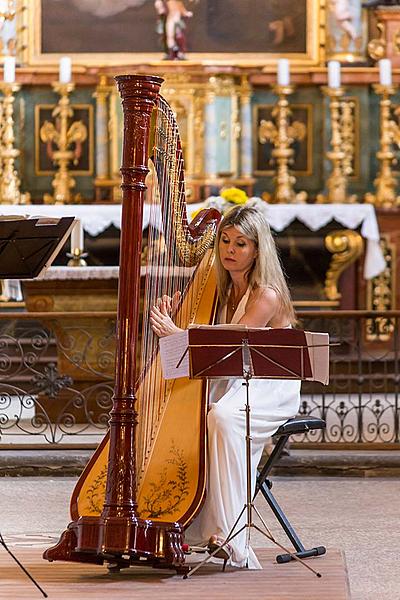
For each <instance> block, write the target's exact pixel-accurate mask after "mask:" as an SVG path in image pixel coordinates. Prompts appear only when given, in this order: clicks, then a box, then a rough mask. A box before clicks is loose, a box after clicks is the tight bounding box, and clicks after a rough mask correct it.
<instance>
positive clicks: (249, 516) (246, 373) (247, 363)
mask: <svg viewBox="0 0 400 600" xmlns="http://www.w3.org/2000/svg"><path fill="white" fill-rule="evenodd" d="M242 364H243V379H244V383H243V385H244V386H245V387H246V404H245V408H244V411H245V413H246V504H245V505H244V506H243V509H242V510H241V512H240V514H239V516H238V517H237V519H236V521H235V523H234V525H233V527H232V529H231V530H230V532H229V533H228V535H227V537H226V538H225V540H224V541H223V543H222V544H221V545H220V546H218V548H216V549H215V550H214V551H213V552H211V553H210V554H209V556H207V557H206V558H205V559H204V560H203V561H202V562H200V563H199V564H198V565H196V566H195V567H194V568H193V569H191V570H190V571H189V573H187V574H186V575H184V579H188V578H189V577H190V576H191V575H193V574H194V573H195V572H196V571H198V570H199V569H200V568H201V567H202V566H203V565H205V564H206V563H207V562H208V561H209V560H210V559H211V558H212V557H213V556H215V555H216V554H217V553H218V552H220V551H221V549H222V548H224V547H225V546H227V545H228V544H229V542H230V541H232V540H233V539H234V538H235V537H236V536H238V535H239V534H240V533H241V532H242V531H244V530H246V548H247V549H248V548H249V546H250V531H251V528H254V529H256V530H257V531H258V532H259V533H261V534H262V535H264V536H265V537H266V538H268V539H269V540H270V541H271V542H273V543H274V544H276V545H277V546H278V547H279V548H281V549H282V550H284V551H285V553H286V554H288V555H289V556H290V557H291V558H293V560H297V561H298V562H300V563H301V564H302V565H303V566H304V567H306V568H307V569H309V570H310V571H311V572H312V573H314V575H316V576H317V577H321V574H320V573H317V571H315V570H314V569H312V568H311V567H310V566H309V565H307V564H306V563H305V562H303V561H302V559H301V558H300V557H298V556H296V554H292V553H291V552H290V551H289V550H288V549H287V548H285V547H284V546H282V545H281V544H280V543H279V542H277V541H276V540H275V539H274V537H273V535H272V534H271V532H270V530H269V529H268V527H267V525H266V523H265V521H264V520H263V518H262V516H261V515H260V513H259V511H258V510H257V508H256V507H255V506H254V504H253V498H252V493H251V488H252V485H251V435H250V434H251V429H250V400H249V382H250V379H251V377H252V373H253V368H252V361H251V355H250V350H249V347H248V342H247V340H243V341H242ZM253 511H254V512H255V513H256V515H257V516H258V518H259V519H260V521H261V523H262V525H263V527H264V529H261V528H260V527H259V526H258V525H256V524H255V523H254V522H253ZM245 512H246V524H245V525H243V526H242V527H240V529H238V530H237V531H235V530H236V527H237V525H238V523H239V521H240V519H241V517H242V515H243V514H244V513H245ZM226 562H227V561H226V560H225V561H224V567H223V568H224V569H225V566H226Z"/></svg>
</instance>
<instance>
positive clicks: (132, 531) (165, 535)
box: [43, 517, 189, 574]
mask: <svg viewBox="0 0 400 600" xmlns="http://www.w3.org/2000/svg"><path fill="white" fill-rule="evenodd" d="M121 542H122V543H121ZM182 544H183V529H182V526H181V525H180V524H179V523H167V522H161V521H160V522H153V521H149V520H141V519H138V518H136V517H133V518H132V519H128V518H125V517H122V518H121V517H111V518H107V519H106V520H104V519H103V520H102V519H101V518H100V517H80V518H79V519H78V521H74V522H72V523H70V524H69V525H68V529H66V530H65V531H64V532H63V533H62V535H61V538H60V540H59V542H58V543H57V544H56V545H55V546H52V547H51V548H48V549H47V550H46V551H45V552H44V554H43V558H44V559H45V560H48V561H50V562H52V561H55V560H63V561H72V562H84V563H94V564H98V565H101V564H103V563H108V564H109V569H110V570H112V571H119V570H120V569H123V568H128V567H130V566H133V565H139V564H140V565H141V566H151V567H153V568H162V569H173V570H175V571H177V573H179V574H184V573H187V572H188V570H189V568H188V567H187V566H186V565H185V554H184V552H183V549H182Z"/></svg>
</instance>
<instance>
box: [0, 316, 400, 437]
mask: <svg viewBox="0 0 400 600" xmlns="http://www.w3.org/2000/svg"><path fill="white" fill-rule="evenodd" d="M399 317H400V311H392V312H387V313H375V312H373V313H372V312H365V311H329V312H321V311H312V312H311V311H307V312H302V313H299V326H300V327H302V328H304V329H307V330H311V331H328V332H329V333H330V337H331V341H332V342H334V343H335V344H337V345H334V346H332V348H331V351H330V383H329V385H328V386H323V385H321V384H318V383H314V382H305V383H303V385H302V402H301V407H300V412H301V413H302V414H305V415H315V416H319V417H322V418H323V419H324V420H325V421H326V423H327V427H326V430H318V431H315V432H310V433H309V434H308V435H307V436H303V437H302V438H299V439H298V440H297V442H298V443H301V444H302V447H307V446H310V445H318V446H321V445H328V446H329V447H335V446H338V447H345V446H346V447H352V446H354V447H358V448H360V447H362V448H368V447H369V446H372V447H373V448H378V447H379V446H383V447H391V448H393V447H396V445H400V439H399V438H400V433H399V421H400V416H399V413H400V408H399V385H400V372H399V333H398V321H399ZM115 321H116V315H115V313H113V312H87V313H84V312H79V313H78V312H76V313H72V312H68V313H61V312H60V313H56V312H47V313H38V312H35V313H33V312H31V313H29V312H13V313H11V312H8V313H7V312H0V448H1V447H5V446H8V445H10V444H13V445H14V444H28V445H37V444H40V445H42V444H56V445H60V444H67V443H68V444H73V445H75V446H77V447H78V446H79V447H82V446H84V445H91V446H94V445H96V444H97V443H98V442H99V441H100V440H101V438H102V437H103V435H104V433H105V432H106V430H107V426H108V418H109V411H110V408H111V404H112V392H113V374H114V350H115V336H114V332H115Z"/></svg>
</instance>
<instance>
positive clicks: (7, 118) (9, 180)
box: [0, 81, 30, 204]
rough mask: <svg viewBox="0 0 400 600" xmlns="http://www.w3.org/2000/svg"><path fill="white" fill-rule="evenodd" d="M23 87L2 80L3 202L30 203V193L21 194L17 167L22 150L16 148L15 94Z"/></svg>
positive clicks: (0, 152) (0, 150) (0, 155)
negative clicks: (16, 163)
mask: <svg viewBox="0 0 400 600" xmlns="http://www.w3.org/2000/svg"><path fill="white" fill-rule="evenodd" d="M20 89H21V86H20V85H19V84H18V83H7V82H5V81H1V82H0V91H1V92H2V93H3V96H4V98H3V102H2V105H3V106H2V128H1V146H0V159H1V163H2V172H1V182H0V203H1V204H29V201H30V194H28V193H26V194H21V192H20V189H19V187H20V180H19V177H18V172H17V170H16V169H15V164H14V163H15V160H16V159H17V158H18V156H19V155H20V151H19V150H18V149H17V148H14V142H15V136H14V99H15V98H14V94H16V93H17V92H18V90H20Z"/></svg>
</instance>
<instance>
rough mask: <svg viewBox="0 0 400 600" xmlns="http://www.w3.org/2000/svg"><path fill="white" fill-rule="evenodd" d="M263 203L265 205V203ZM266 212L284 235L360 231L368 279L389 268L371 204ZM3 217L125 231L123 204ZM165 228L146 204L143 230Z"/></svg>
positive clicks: (26, 208)
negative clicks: (301, 230) (337, 227)
mask: <svg viewBox="0 0 400 600" xmlns="http://www.w3.org/2000/svg"><path fill="white" fill-rule="evenodd" d="M219 201H222V198H218V197H215V196H213V197H210V198H209V199H208V200H207V201H205V202H202V203H196V204H189V205H187V211H188V219H189V220H191V218H192V215H194V214H195V213H196V212H197V211H198V210H199V209H201V208H206V207H207V205H208V204H210V203H212V204H213V206H215V205H216V206H218V202H219ZM261 202H262V201H261ZM261 206H262V210H263V212H264V214H265V216H266V218H267V220H268V222H269V224H270V226H271V229H273V230H274V231H276V232H282V231H284V230H285V229H286V228H287V227H288V226H289V225H290V224H291V223H292V222H293V221H294V220H295V219H297V220H299V221H300V222H301V223H303V224H304V225H305V226H306V227H307V228H308V229H310V230H311V231H318V230H319V229H321V228H322V227H324V226H325V225H327V224H328V223H330V222H331V221H336V222H338V223H340V224H341V225H343V227H345V228H347V229H352V230H354V229H358V228H360V234H361V236H362V237H363V238H364V239H365V242H366V249H365V261H364V278H365V279H372V278H373V277H376V276H377V275H379V273H381V272H382V271H383V270H384V268H385V260H384V257H383V253H382V250H381V248H380V244H379V228H378V222H377V218H376V214H375V209H374V207H373V206H372V205H371V204H268V203H267V202H262V204H261ZM1 215H25V216H29V217H34V216H47V217H53V218H55V217H64V216H75V217H76V218H77V219H79V220H80V222H81V224H82V227H83V229H84V231H86V232H87V233H88V234H90V235H92V236H97V235H99V234H101V233H102V232H103V231H105V230H106V229H107V228H108V227H110V226H111V225H113V226H114V227H116V228H117V229H119V228H120V227H121V205H120V204H111V205H107V204H96V205H92V204H74V205H43V204H41V205H6V204H3V205H0V218H1ZM150 223H151V224H152V225H153V226H155V227H159V228H161V218H160V212H159V209H158V207H155V206H154V205H150V204H145V205H144V211H143V229H145V228H146V227H147V226H148V225H149V224H150Z"/></svg>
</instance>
